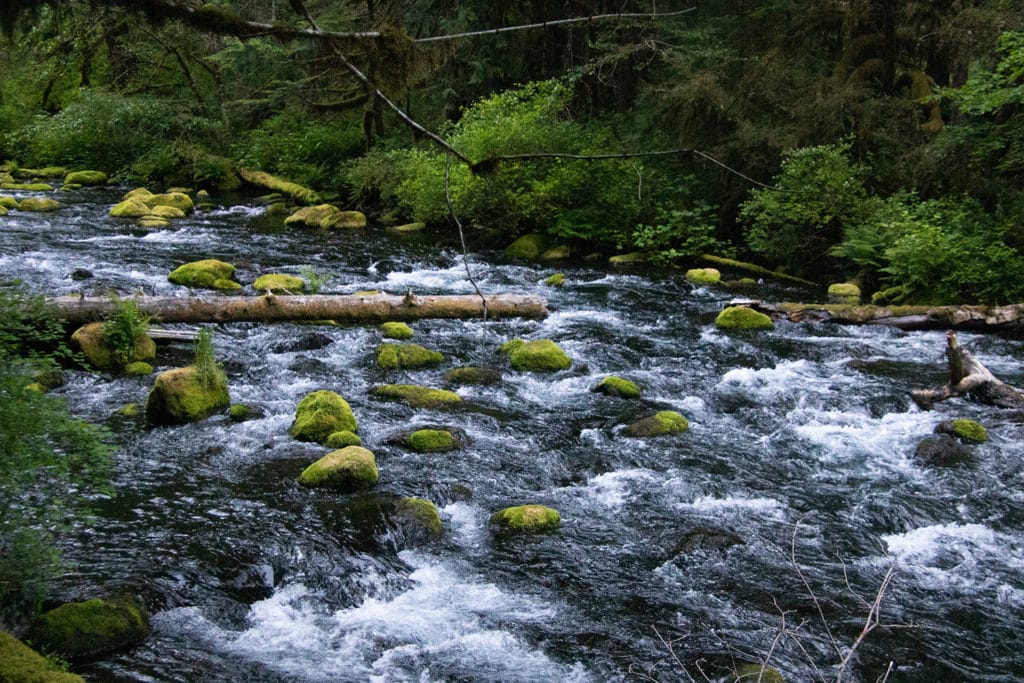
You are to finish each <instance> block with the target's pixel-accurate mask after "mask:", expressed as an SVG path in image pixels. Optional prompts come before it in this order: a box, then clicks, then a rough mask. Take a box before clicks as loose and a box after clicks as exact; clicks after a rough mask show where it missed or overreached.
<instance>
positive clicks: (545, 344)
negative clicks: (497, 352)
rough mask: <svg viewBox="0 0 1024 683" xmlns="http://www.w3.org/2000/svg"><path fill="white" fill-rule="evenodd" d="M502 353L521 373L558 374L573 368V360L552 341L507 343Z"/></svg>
mask: <svg viewBox="0 0 1024 683" xmlns="http://www.w3.org/2000/svg"><path fill="white" fill-rule="evenodd" d="M501 353H503V354H505V355H506V356H508V360H509V363H511V364H512V367H513V368H514V369H516V370H519V371H521V372H557V371H558V370H568V369H569V368H570V367H572V359H571V358H569V356H568V354H566V352H565V351H563V350H562V348H561V347H560V346H559V345H558V344H556V343H555V342H553V341H551V340H550V339H535V340H533V341H523V340H522V339H513V340H511V341H508V342H505V344H504V345H503V346H502V347H501Z"/></svg>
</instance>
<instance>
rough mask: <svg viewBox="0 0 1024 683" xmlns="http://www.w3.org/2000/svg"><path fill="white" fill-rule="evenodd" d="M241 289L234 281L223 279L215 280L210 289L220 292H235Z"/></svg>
mask: <svg viewBox="0 0 1024 683" xmlns="http://www.w3.org/2000/svg"><path fill="white" fill-rule="evenodd" d="M241 288H242V285H240V284H239V283H237V282H235V281H234V280H228V279H225V278H217V279H216V280H214V281H213V286H212V287H211V289H216V290H219V291H221V292H235V291H238V290H239V289H241Z"/></svg>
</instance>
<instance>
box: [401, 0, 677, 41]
mask: <svg viewBox="0 0 1024 683" xmlns="http://www.w3.org/2000/svg"><path fill="white" fill-rule="evenodd" d="M695 9H697V8H696V7H690V8H688V9H684V10H679V11H678V12H663V13H661V14H658V13H654V14H642V13H621V12H620V13H618V14H594V15H592V16H589V17H571V18H569V19H551V20H550V21H539V22H537V23H534V24H521V25H519V26H501V27H499V28H487V29H483V30H481V31H466V32H465V33H451V34H448V35H445V36H430V37H428V38H417V39H416V40H415V41H414V42H416V43H440V42H442V41H446V40H458V39H460V38H472V37H473V36H493V35H497V34H499V33H511V32H512V31H526V30H529V29H533V28H547V27H548V26H559V25H563V24H580V23H583V22H590V21H606V20H616V21H621V20H623V19H667V18H669V17H678V16H679V15H681V14H687V13H688V12H692V11H694V10H695Z"/></svg>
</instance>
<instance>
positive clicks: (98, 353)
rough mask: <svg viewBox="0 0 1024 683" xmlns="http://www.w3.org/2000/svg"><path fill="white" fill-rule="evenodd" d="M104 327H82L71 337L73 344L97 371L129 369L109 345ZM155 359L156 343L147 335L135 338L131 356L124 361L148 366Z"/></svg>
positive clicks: (96, 324)
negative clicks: (137, 362) (142, 363)
mask: <svg viewBox="0 0 1024 683" xmlns="http://www.w3.org/2000/svg"><path fill="white" fill-rule="evenodd" d="M104 325H105V324H104V323H88V324H87V325H82V326H81V327H79V328H78V329H77V330H75V332H74V334H72V335H71V343H72V344H73V345H74V346H75V347H76V348H77V349H78V350H79V351H81V352H82V354H83V355H84V356H85V358H86V360H88V361H89V365H91V366H92V367H93V368H95V369H97V370H109V371H115V370H120V369H122V368H125V369H127V366H126V365H122V361H121V359H119V358H118V357H117V354H116V353H115V352H114V349H113V348H111V346H110V345H109V344H108V343H107V340H106V336H105V334H104ZM154 358H156V342H154V341H153V340H152V339H150V338H149V337H147V336H146V335H139V336H138V337H136V338H135V345H134V347H133V350H132V354H131V356H129V357H128V358H126V359H124V361H125V362H127V363H134V362H136V361H142V362H144V363H147V364H148V361H151V360H153V359H154ZM150 372H152V367H150ZM147 374H149V373H147Z"/></svg>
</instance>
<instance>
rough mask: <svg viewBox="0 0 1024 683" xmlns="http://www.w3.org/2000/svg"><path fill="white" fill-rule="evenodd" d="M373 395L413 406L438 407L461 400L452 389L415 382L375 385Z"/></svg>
mask: <svg viewBox="0 0 1024 683" xmlns="http://www.w3.org/2000/svg"><path fill="white" fill-rule="evenodd" d="M373 395H374V396H376V397H378V398H384V399H393V400H398V401H405V402H406V403H408V404H409V405H410V406H412V407H413V408H440V407H441V406H445V405H450V404H453V403H459V402H461V401H462V397H461V396H459V395H458V394H456V393H455V392H454V391H447V390H445V389H431V388H429V387H421V386H418V385H415V384H385V385H384V386H380V387H375V388H374V389H373Z"/></svg>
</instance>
